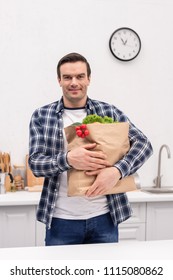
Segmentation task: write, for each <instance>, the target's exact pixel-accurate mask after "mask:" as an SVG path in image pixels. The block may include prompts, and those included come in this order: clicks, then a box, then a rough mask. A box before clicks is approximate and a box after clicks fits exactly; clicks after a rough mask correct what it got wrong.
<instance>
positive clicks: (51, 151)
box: [29, 53, 152, 246]
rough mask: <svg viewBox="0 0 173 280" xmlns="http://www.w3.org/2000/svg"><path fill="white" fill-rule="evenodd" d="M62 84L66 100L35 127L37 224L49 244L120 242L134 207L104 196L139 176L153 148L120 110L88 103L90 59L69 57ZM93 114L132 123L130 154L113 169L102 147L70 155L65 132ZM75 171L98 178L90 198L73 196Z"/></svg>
mask: <svg viewBox="0 0 173 280" xmlns="http://www.w3.org/2000/svg"><path fill="white" fill-rule="evenodd" d="M57 78H58V82H59V85H60V87H61V88H62V97H61V99H60V100H58V101H56V102H53V103H51V104H48V105H45V106H43V107H41V108H38V109H36V110H35V112H34V113H33V115H32V117H31V121H30V141H29V165H30V168H31V170H32V171H33V173H34V174H35V176H37V177H45V180H44V185H43V191H42V194H41V198H40V202H39V207H38V211H37V219H38V220H39V221H41V222H43V223H45V224H46V237H45V244H46V245H47V246H50V245H66V244H89V243H105V242H106V243H108V242H118V225H119V223H121V222H123V221H125V220H126V219H128V218H129V217H130V216H131V213H132V211H131V207H130V204H129V202H128V198H127V196H126V194H125V193H121V194H112V195H106V196H105V195H102V192H104V190H107V189H108V188H110V189H111V188H112V187H113V186H114V185H115V184H116V183H117V182H118V180H120V179H121V178H123V177H125V176H129V175H131V174H133V173H135V172H136V171H137V170H138V169H139V168H140V167H141V166H142V165H143V164H144V162H145V161H146V160H147V159H148V158H149V157H150V156H151V154H152V146H151V143H150V141H149V140H148V139H147V137H146V136H145V135H144V134H143V133H142V132H141V130H139V129H138V128H137V127H136V126H135V125H134V124H133V123H131V121H130V120H129V118H128V117H127V116H126V115H125V114H124V113H123V112H122V111H120V110H119V109H118V108H117V107H115V106H114V105H110V104H108V103H105V102H101V101H98V100H94V99H90V98H89V97H88V95H87V90H88V86H89V84H90V79H91V69H90V65H89V63H88V61H87V60H86V58H85V57H83V56H82V55H80V54H78V53H70V54H67V55H65V56H64V57H63V58H61V59H60V61H59V62H58V65H57ZM89 114H97V115H100V116H102V117H103V116H108V117H111V118H113V119H114V120H115V121H119V122H125V121H127V122H129V140H130V150H129V151H128V153H127V154H126V155H125V156H124V157H123V158H121V159H120V160H119V161H118V162H116V163H115V164H114V165H113V166H110V165H109V163H108V161H107V158H106V155H105V154H104V153H103V152H101V151H94V150H93V149H94V148H95V146H96V143H92V144H87V145H84V146H82V147H77V148H74V149H72V150H70V151H68V150H67V141H66V137H65V133H64V128H65V127H67V126H69V125H71V124H73V123H75V122H82V120H83V119H84V118H85V117H86V115H89ZM70 169H76V170H84V171H86V174H88V176H89V175H91V174H92V175H97V176H96V180H95V182H94V183H93V185H92V186H91V187H90V188H89V190H88V191H87V192H86V195H85V196H84V197H69V196H67V171H68V170H70Z"/></svg>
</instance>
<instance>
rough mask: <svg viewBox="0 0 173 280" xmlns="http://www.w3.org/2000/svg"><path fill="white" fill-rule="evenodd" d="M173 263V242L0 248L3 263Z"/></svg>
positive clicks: (0, 258)
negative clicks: (146, 261) (100, 261)
mask: <svg viewBox="0 0 173 280" xmlns="http://www.w3.org/2000/svg"><path fill="white" fill-rule="evenodd" d="M17 259H21V260H29V259H30V260H34V259H35V260H58V259H59V260H77V259H78V260H91V259H92V260H106V259H107V260H108V259H109V260H141V259H143V260H144V259H146V260H173V240H161V241H138V242H137V241H135V242H134V241H131V242H128V243H126V242H120V243H107V244H87V245H65V246H63V245H62V246H48V247H25V248H3V249H0V260H17Z"/></svg>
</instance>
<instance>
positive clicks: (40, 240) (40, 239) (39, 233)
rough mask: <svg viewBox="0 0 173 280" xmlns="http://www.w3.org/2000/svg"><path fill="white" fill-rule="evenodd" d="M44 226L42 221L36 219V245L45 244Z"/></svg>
mask: <svg viewBox="0 0 173 280" xmlns="http://www.w3.org/2000/svg"><path fill="white" fill-rule="evenodd" d="M45 234H46V226H45V224H43V223H40V222H38V221H36V244H35V245H36V246H44V245H45V242H44V240H45Z"/></svg>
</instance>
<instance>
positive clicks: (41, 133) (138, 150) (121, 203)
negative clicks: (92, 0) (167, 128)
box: [29, 98, 152, 228]
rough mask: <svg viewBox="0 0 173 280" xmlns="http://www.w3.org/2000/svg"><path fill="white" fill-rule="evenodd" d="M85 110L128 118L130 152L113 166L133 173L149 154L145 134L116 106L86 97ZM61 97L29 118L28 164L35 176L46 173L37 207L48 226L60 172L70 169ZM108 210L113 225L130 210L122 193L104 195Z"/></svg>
mask: <svg viewBox="0 0 173 280" xmlns="http://www.w3.org/2000/svg"><path fill="white" fill-rule="evenodd" d="M85 108H86V113H87V114H97V115H100V116H108V117H111V118H113V119H114V120H116V121H119V122H126V121H127V122H129V140H130V150H129V152H128V153H127V154H126V155H125V156H124V157H123V158H122V159H121V160H120V161H118V162H117V163H116V164H115V166H116V167H117V168H118V169H119V170H120V172H121V174H122V177H125V176H128V175H130V174H133V173H135V172H136V171H137V170H138V169H139V168H140V167H141V166H142V165H143V164H144V162H145V161H146V160H147V159H148V158H149V157H150V156H151V154H152V146H151V144H150V142H149V140H148V139H147V137H146V136H145V135H144V134H143V133H142V132H141V131H140V130H139V129H137V128H136V127H135V126H134V124H132V123H131V122H130V120H129V119H128V118H127V116H126V115H124V114H123V113H122V112H121V111H120V110H119V109H117V108H116V107H115V106H113V105H110V104H107V103H105V102H100V101H97V100H93V99H90V98H88V99H87V103H86V106H85ZM63 111H64V105H63V98H61V100H59V101H56V102H53V103H51V104H48V105H46V106H43V107H41V108H39V109H37V110H35V112H34V113H33V115H32V117H31V121H30V139H29V166H30V168H31V170H32V172H33V174H34V175H35V176H36V177H45V180H44V185H43V190H42V193H41V198H40V202H39V206H38V211H37V219H38V221H41V222H43V223H45V224H46V225H47V227H48V228H50V226H51V221H52V217H53V213H54V208H55V204H56V200H57V196H58V190H59V186H60V183H59V175H60V174H61V173H62V172H64V171H67V170H69V169H70V168H71V167H70V166H69V164H68V162H67V158H66V155H67V154H66V152H65V151H64V140H63V120H62V114H63ZM107 201H108V206H109V209H110V214H111V217H112V220H113V222H114V224H115V225H117V224H119V223H121V222H123V221H125V220H126V219H128V218H129V217H130V216H131V214H132V209H131V206H130V204H129V202H128V198H127V196H126V194H125V193H121V194H112V195H107Z"/></svg>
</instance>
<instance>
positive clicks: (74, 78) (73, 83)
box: [71, 77, 77, 85]
mask: <svg viewBox="0 0 173 280" xmlns="http://www.w3.org/2000/svg"><path fill="white" fill-rule="evenodd" d="M71 85H77V79H76V77H72V79H71Z"/></svg>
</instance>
